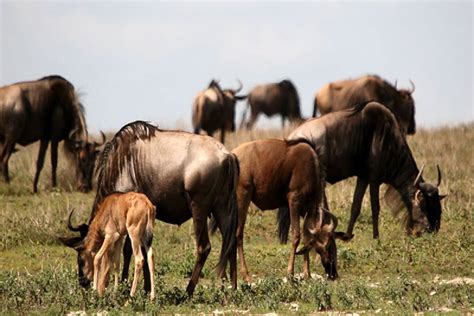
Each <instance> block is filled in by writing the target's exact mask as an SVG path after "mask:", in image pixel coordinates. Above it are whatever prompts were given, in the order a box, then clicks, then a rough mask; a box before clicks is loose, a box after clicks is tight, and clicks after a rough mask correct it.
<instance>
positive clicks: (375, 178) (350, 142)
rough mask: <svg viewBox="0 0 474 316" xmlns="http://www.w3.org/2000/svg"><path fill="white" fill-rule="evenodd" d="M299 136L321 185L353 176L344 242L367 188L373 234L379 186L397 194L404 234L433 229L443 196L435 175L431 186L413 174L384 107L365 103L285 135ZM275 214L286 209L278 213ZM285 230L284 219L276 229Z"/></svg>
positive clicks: (402, 140)
mask: <svg viewBox="0 0 474 316" xmlns="http://www.w3.org/2000/svg"><path fill="white" fill-rule="evenodd" d="M299 138H304V139H306V140H308V141H309V142H310V143H311V144H312V145H313V147H314V148H315V149H316V151H317V152H318V156H319V159H320V163H321V166H322V170H323V172H324V173H325V175H324V176H325V178H326V181H327V182H329V183H331V184H333V183H336V182H339V181H341V180H344V179H347V178H349V177H352V176H357V186H356V189H355V193H354V200H353V203H352V208H351V219H350V222H349V225H348V228H347V233H346V238H347V239H350V238H352V237H353V235H352V231H353V228H354V223H355V221H356V219H357V217H358V216H359V214H360V208H361V204H362V199H363V197H364V193H365V190H366V189H367V186H368V185H369V184H370V200H371V205H372V224H373V237H374V238H378V236H379V232H378V217H379V210H380V203H379V187H380V185H381V184H382V183H386V184H389V185H390V186H391V187H393V188H394V189H395V190H396V191H397V192H398V194H399V195H400V196H401V200H402V202H403V204H404V207H405V208H406V216H405V220H406V222H405V224H406V231H407V233H414V234H420V233H421V232H422V231H424V230H425V229H427V230H428V231H434V232H437V231H438V230H439V228H440V223H441V203H440V201H441V200H442V199H443V198H444V196H441V195H439V193H438V186H439V184H440V182H441V173H439V174H438V175H439V177H438V184H437V185H436V186H434V185H431V184H429V183H425V182H424V180H423V178H422V171H423V170H421V171H420V170H418V167H417V166H416V162H415V159H414V158H413V155H412V153H411V150H410V148H409V147H408V144H407V142H406V139H405V137H404V135H403V133H402V131H401V129H400V127H399V125H398V122H397V119H396V118H395V115H394V114H393V113H392V112H391V111H390V109H388V108H386V107H385V106H383V105H381V104H380V103H377V102H366V103H362V104H360V105H359V106H357V107H356V108H352V109H347V110H344V111H339V112H333V113H329V114H327V115H324V116H322V117H320V118H316V119H311V120H309V121H307V122H306V123H304V124H302V125H301V126H299V127H298V128H297V129H295V130H294V131H293V132H292V133H291V134H290V135H289V137H288V139H299ZM438 170H439V169H438ZM326 204H327V203H326ZM280 212H288V210H284V209H280ZM282 216H283V217H285V216H284V215H282ZM286 218H288V215H286ZM288 226H289V223H288V221H287V223H285V225H282V226H280V232H282V235H285V234H286V235H287V234H288ZM280 238H281V236H280Z"/></svg>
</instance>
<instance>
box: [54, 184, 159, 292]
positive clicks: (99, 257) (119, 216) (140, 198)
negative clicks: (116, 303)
mask: <svg viewBox="0 0 474 316" xmlns="http://www.w3.org/2000/svg"><path fill="white" fill-rule="evenodd" d="M155 210H156V209H155V206H153V204H151V202H150V200H148V198H147V197H146V196H145V195H144V194H141V193H135V192H128V193H112V194H110V195H108V196H107V197H106V198H105V199H104V200H103V201H102V203H101V204H100V205H99V208H98V210H97V213H96V216H95V217H94V218H93V219H92V221H91V223H90V226H89V230H88V232H87V236H86V237H85V238H84V239H82V238H80V237H79V238H77V237H73V238H60V240H61V242H63V243H64V244H65V245H66V246H68V247H71V248H74V249H75V250H76V251H77V252H78V258H80V259H79V260H78V263H79V275H82V279H81V281H82V284H84V285H85V286H88V285H89V284H90V282H91V281H94V283H93V289H94V290H97V291H98V293H99V296H101V297H102V296H103V295H104V291H105V286H106V283H107V281H108V279H109V270H110V263H111V261H112V269H113V272H114V277H115V284H114V285H115V289H117V287H118V280H119V279H118V275H119V269H120V255H121V252H122V245H123V240H124V237H125V236H127V234H128V236H129V238H130V240H131V243H132V249H133V254H134V257H135V275H134V277H133V283H132V289H131V291H130V296H132V297H133V296H134V295H135V292H136V291H137V284H138V277H139V275H140V273H141V271H142V269H143V264H144V261H145V259H144V257H143V256H144V255H143V254H142V249H143V252H144V253H146V256H147V260H148V266H147V267H145V268H146V269H148V271H149V274H150V279H151V293H150V298H151V299H152V300H153V298H154V297H155V287H154V273H153V249H152V247H151V243H152V240H153V227H154V224H155ZM72 212H73V211H71V213H70V214H69V219H68V227H71V226H72V225H71V215H72Z"/></svg>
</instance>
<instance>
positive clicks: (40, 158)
mask: <svg viewBox="0 0 474 316" xmlns="http://www.w3.org/2000/svg"><path fill="white" fill-rule="evenodd" d="M48 143H49V141H48V140H47V139H42V140H41V141H40V149H39V152H38V160H36V173H35V180H34V182H33V192H34V193H36V192H38V180H39V176H40V173H41V170H42V169H43V165H44V156H45V155H46V149H48Z"/></svg>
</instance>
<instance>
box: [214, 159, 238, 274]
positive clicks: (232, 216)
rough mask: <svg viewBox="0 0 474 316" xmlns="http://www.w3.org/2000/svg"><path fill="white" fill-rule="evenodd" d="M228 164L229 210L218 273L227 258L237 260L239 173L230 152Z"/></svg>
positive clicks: (223, 267)
mask: <svg viewBox="0 0 474 316" xmlns="http://www.w3.org/2000/svg"><path fill="white" fill-rule="evenodd" d="M228 164H229V166H228V177H227V179H230V181H229V182H230V183H229V186H230V187H229V189H230V199H229V201H228V204H227V209H228V211H229V221H228V222H227V227H225V228H224V231H223V237H222V249H221V254H220V258H219V263H218V264H217V271H218V274H219V275H221V273H222V272H224V271H225V267H226V264H227V261H228V260H229V261H233V262H236V261H237V236H236V234H237V220H238V218H237V213H238V205H237V184H238V181H239V174H240V167H239V160H238V159H237V156H236V155H234V154H230V155H229V158H228Z"/></svg>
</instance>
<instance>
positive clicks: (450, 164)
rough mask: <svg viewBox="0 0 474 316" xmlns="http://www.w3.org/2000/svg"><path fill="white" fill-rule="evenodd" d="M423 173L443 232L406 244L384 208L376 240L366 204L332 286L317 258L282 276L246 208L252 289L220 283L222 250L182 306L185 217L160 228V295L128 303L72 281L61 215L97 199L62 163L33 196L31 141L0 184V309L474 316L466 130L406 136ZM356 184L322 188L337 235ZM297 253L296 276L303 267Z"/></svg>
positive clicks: (472, 168)
mask: <svg viewBox="0 0 474 316" xmlns="http://www.w3.org/2000/svg"><path fill="white" fill-rule="evenodd" d="M272 136H273V137H282V136H283V133H282V132H278V131H254V132H239V133H237V134H235V135H230V136H228V143H227V145H228V147H229V148H233V147H235V146H236V145H238V144H239V143H242V142H244V141H248V140H251V139H258V138H264V137H272ZM409 143H410V146H411V148H412V150H413V152H414V155H415V158H416V159H417V162H418V164H419V165H421V164H423V163H425V164H426V165H427V168H426V171H425V178H426V179H428V180H431V182H435V179H436V163H438V164H439V165H440V166H441V168H442V171H443V183H442V185H441V191H442V193H448V194H449V196H448V197H447V198H446V199H445V200H444V201H443V207H444V210H443V215H442V225H441V230H440V232H439V233H438V234H437V235H430V234H427V235H424V236H422V237H420V238H411V237H406V236H404V234H403V229H402V228H401V226H400V224H399V222H398V220H396V219H394V218H392V216H391V215H390V211H389V210H388V209H387V207H386V206H385V205H384V203H382V207H383V208H382V211H381V219H380V222H381V224H380V235H381V238H380V239H379V240H373V239H372V237H371V236H372V227H371V219H370V210H369V208H368V203H367V201H365V202H364V206H363V210H362V214H361V216H360V218H359V221H358V222H357V224H356V229H355V238H354V239H353V240H352V241H351V242H349V243H343V242H339V243H338V265H339V276H340V278H339V280H337V281H334V282H330V281H326V280H325V279H324V278H323V277H322V275H323V269H322V267H321V265H320V262H319V258H317V257H315V256H313V257H312V258H311V259H312V266H311V268H312V273H313V278H312V279H310V280H301V279H300V278H299V277H298V276H297V277H295V278H286V276H285V271H286V269H285V268H286V263H287V259H288V254H289V245H280V244H278V242H277V238H276V225H275V214H274V212H271V211H268V212H261V211H259V210H256V209H255V208H252V210H251V212H250V214H251V215H250V216H249V218H248V220H247V228H246V236H245V243H246V246H245V249H246V254H247V260H248V262H247V263H248V266H249V269H250V272H251V273H252V274H253V283H252V284H245V283H244V282H242V281H241V280H240V279H239V285H238V290H237V291H232V290H231V289H229V284H228V283H222V282H221V281H219V280H217V278H216V277H215V273H214V271H213V267H214V266H215V264H216V262H217V256H218V251H219V248H220V239H219V236H214V237H212V241H211V242H212V245H213V249H212V251H211V255H210V257H209V259H208V261H207V263H206V266H205V268H204V271H203V277H202V278H201V280H200V282H199V284H198V286H197V289H196V292H195V295H194V296H193V297H192V298H191V299H186V295H185V286H186V284H187V281H188V277H189V273H190V271H191V269H192V266H193V263H194V255H193V254H194V240H193V238H192V225H191V223H190V222H187V223H186V224H184V225H182V226H180V227H177V226H171V225H167V224H164V223H161V222H157V223H156V226H155V238H154V241H153V247H154V251H155V255H156V258H157V260H156V267H155V269H156V275H157V278H156V287H157V290H158V292H157V298H156V300H155V301H154V302H149V301H148V299H147V297H146V296H145V295H144V294H143V293H141V294H140V295H138V297H137V298H135V299H134V300H132V301H131V302H130V303H129V304H128V305H126V306H124V305H125V302H126V301H127V291H126V286H127V285H124V286H123V287H122V288H121V290H120V291H118V292H113V291H108V292H107V295H106V297H105V298H104V299H98V298H97V296H96V293H94V292H92V291H86V290H83V289H82V288H81V287H80V286H79V285H78V282H77V277H76V266H75V264H76V258H75V252H74V251H73V250H71V249H67V248H65V247H64V246H62V245H60V244H59V242H58V240H57V237H58V236H64V235H67V234H68V232H67V229H66V224H65V221H66V217H67V214H68V209H69V208H71V207H74V208H75V209H76V211H77V213H76V219H75V220H76V221H79V220H82V221H86V220H87V219H88V216H89V212H90V208H91V205H92V200H93V198H94V193H89V194H83V193H78V192H74V191H73V190H72V187H73V182H72V179H73V174H72V172H71V168H69V167H68V165H67V164H66V162H65V161H64V160H63V159H61V158H62V156H61V157H60V160H61V161H60V170H59V172H58V174H59V175H60V176H59V183H60V185H59V187H58V188H56V189H52V188H51V185H50V183H51V181H50V167H49V164H47V165H46V166H45V169H44V170H43V174H42V176H41V180H40V193H39V194H36V195H32V194H31V190H32V178H33V175H34V169H35V159H36V153H37V146H36V145H33V146H30V147H27V148H22V149H21V150H20V152H18V153H16V154H15V155H14V156H13V158H12V159H11V163H10V172H11V175H12V182H11V184H10V185H7V184H5V183H3V182H0V224H1V228H2V229H1V231H0V313H2V314H17V313H28V314H29V313H66V312H70V311H88V312H95V311H103V310H107V311H112V312H114V311H115V312H131V311H149V312H159V313H198V312H204V313H212V312H213V311H223V312H229V313H244V312H250V313H264V312H279V313H290V312H300V313H313V312H324V311H340V312H379V311H381V312H384V313H412V312H418V311H425V312H429V311H432V312H440V311H441V312H442V311H450V310H454V311H458V312H468V311H470V312H473V311H474V284H473V283H472V282H473V279H474V229H473V223H474V222H473V209H474V202H473V197H474V160H473V152H474V124H472V123H471V124H468V125H461V126H456V127H444V128H437V129H430V130H426V129H421V130H420V131H418V133H417V134H416V135H415V136H414V137H411V138H410V139H409ZM353 188H354V181H353V179H351V180H349V181H346V182H343V183H339V184H336V185H334V186H330V187H329V188H328V190H329V192H328V197H329V199H330V206H331V208H332V211H333V213H334V214H336V215H337V216H338V217H339V219H340V227H339V229H340V230H345V228H346V225H347V221H348V218H349V209H350V204H351V198H352V190H353ZM301 263H302V262H301V258H299V259H298V261H297V271H301V268H302V267H301Z"/></svg>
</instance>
